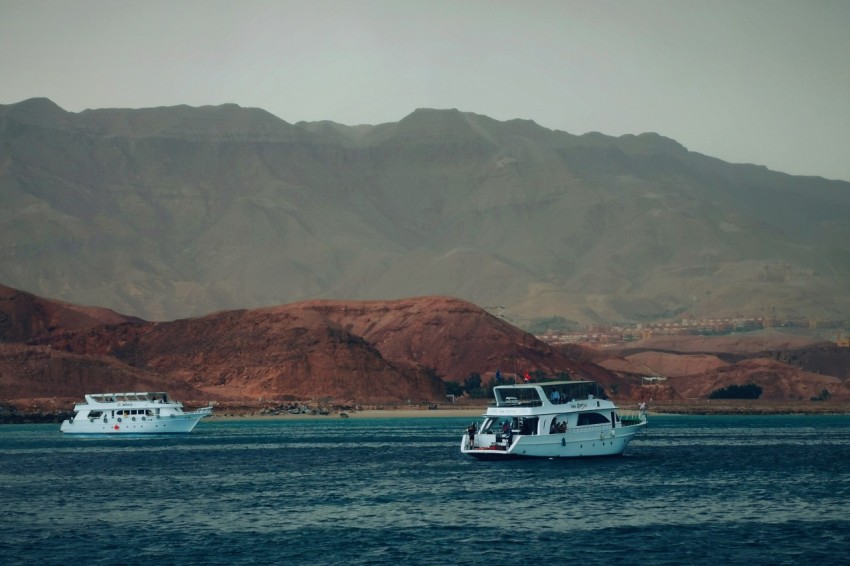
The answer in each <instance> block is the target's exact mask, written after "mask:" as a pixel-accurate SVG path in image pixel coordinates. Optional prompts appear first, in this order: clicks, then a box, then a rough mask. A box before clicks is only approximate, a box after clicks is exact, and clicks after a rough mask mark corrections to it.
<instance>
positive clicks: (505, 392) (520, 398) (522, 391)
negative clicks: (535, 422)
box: [495, 387, 540, 405]
mask: <svg viewBox="0 0 850 566" xmlns="http://www.w3.org/2000/svg"><path fill="white" fill-rule="evenodd" d="M495 394H496V400H497V401H498V404H499V405H535V404H540V395H539V394H538V392H537V388H536V387H499V388H497V389H495Z"/></svg>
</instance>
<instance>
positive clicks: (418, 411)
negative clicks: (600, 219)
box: [0, 400, 850, 424]
mask: <svg viewBox="0 0 850 566" xmlns="http://www.w3.org/2000/svg"><path fill="white" fill-rule="evenodd" d="M620 407H621V409H623V410H633V409H634V410H636V409H637V406H636V405H635V406H634V407H632V406H631V404H621V405H620ZM187 408H188V407H187ZM485 410H486V405H480V406H475V405H463V406H457V405H441V406H437V405H430V406H429V405H413V406H411V405H392V406H371V405H370V406H366V405H352V406H348V405H346V406H334V407H328V408H311V407H308V406H306V405H293V406H287V407H268V406H265V407H254V406H244V405H242V406H219V407H217V410H216V412H215V413H214V414H213V416H212V417H211V418H212V419H214V420H225V419H286V418H304V417H317V418H321V417H332V418H340V417H355V418H381V417H386V418H418V417H426V416H427V417H461V416H463V417H472V418H475V417H477V416H478V415H480V414H482V413H483V412H484V411H485ZM73 414H74V413H73V411H68V410H50V409H46V408H38V407H32V408H20V407H15V406H13V405H8V404H2V403H0V424H40V423H57V424H58V423H61V422H62V421H63V420H65V419H69V418H71V417H72V416H73ZM649 414H650V416H652V415H653V414H655V415H850V403H837V402H814V401H808V402H803V401H800V402H796V403H795V402H787V401H782V402H769V401H762V402H757V401H739V402H735V401H729V400H724V401H707V400H704V401H695V402H692V403H681V402H655V403H652V404H651V405H650V407H649Z"/></svg>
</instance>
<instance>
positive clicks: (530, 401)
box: [460, 381, 647, 460]
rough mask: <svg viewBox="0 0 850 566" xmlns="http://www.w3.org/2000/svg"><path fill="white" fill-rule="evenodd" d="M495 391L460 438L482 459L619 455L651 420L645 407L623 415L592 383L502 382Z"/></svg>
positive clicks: (465, 449) (464, 446)
mask: <svg viewBox="0 0 850 566" xmlns="http://www.w3.org/2000/svg"><path fill="white" fill-rule="evenodd" d="M493 395H494V396H495V398H496V403H495V405H491V406H490V407H488V408H487V412H486V413H484V420H483V421H482V422H481V424H480V425H477V424H476V423H473V424H472V425H470V427H469V428H468V429H467V431H466V434H465V435H464V436H463V438H462V439H461V442H460V451H461V452H462V453H464V454H469V455H470V456H474V457H475V458H478V459H482V460H483V459H486V460H501V459H508V458H535V457H536V458H578V457H587V456H616V455H620V454H622V453H623V451H624V450H625V449H626V446H627V445H628V444H629V442H630V441H631V440H632V438H634V436H635V434H637V433H638V432H639V431H640V430H643V429H644V427H646V422H647V421H646V412H645V411H644V410H641V411H640V412H635V413H634V414H622V413H621V412H620V411H619V410H618V409H617V407H616V405H614V403H613V402H611V401H610V400H609V399H607V398H606V397H605V392H604V391H603V389H602V388H601V387H600V386H599V385H598V384H597V383H596V382H593V381H550V382H546V383H521V384H516V385H499V386H496V387H494V388H493Z"/></svg>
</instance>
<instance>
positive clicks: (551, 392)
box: [543, 381, 608, 404]
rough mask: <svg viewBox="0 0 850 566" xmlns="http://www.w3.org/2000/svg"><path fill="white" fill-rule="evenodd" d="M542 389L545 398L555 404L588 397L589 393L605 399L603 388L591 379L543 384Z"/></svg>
mask: <svg viewBox="0 0 850 566" xmlns="http://www.w3.org/2000/svg"><path fill="white" fill-rule="evenodd" d="M543 391H545V392H546V396H547V398H548V399H549V400H550V401H551V402H552V403H555V404H558V403H568V402H570V401H574V400H579V399H590V398H591V395H592V396H593V398H596V399H607V398H608V397H607V396H606V395H605V390H604V389H603V388H602V387H601V386H600V385H599V384H598V383H596V382H593V381H578V382H573V383H565V382H561V383H557V382H556V383H552V384H544V385H543Z"/></svg>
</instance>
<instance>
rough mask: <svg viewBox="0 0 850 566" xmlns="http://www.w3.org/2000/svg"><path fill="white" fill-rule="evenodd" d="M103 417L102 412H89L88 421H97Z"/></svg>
mask: <svg viewBox="0 0 850 566" xmlns="http://www.w3.org/2000/svg"><path fill="white" fill-rule="evenodd" d="M101 415H103V411H89V418H90V419H99V418H100V417H101Z"/></svg>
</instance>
